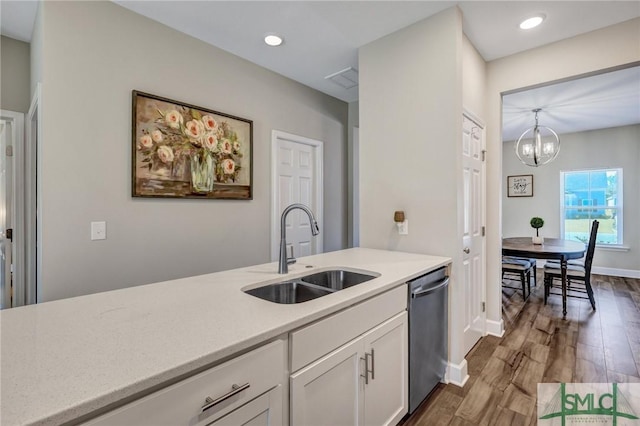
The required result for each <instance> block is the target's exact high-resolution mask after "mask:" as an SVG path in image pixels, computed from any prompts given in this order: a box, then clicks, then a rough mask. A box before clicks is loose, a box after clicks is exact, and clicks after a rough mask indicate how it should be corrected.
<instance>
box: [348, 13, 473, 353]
mask: <svg viewBox="0 0 640 426" xmlns="http://www.w3.org/2000/svg"><path fill="white" fill-rule="evenodd" d="M462 57H463V54H462V16H461V14H460V11H459V9H458V8H457V7H453V8H450V9H447V10H445V11H443V12H440V13H439V14H437V15H434V16H432V17H430V18H428V19H425V20H423V21H420V22H417V23H416V24H413V25H411V26H409V27H407V28H404V29H402V30H399V31H397V32H395V33H393V34H390V35H388V36H386V37H383V38H381V39H379V40H376V41H374V42H372V43H370V44H368V45H366V46H364V47H362V48H361V49H360V64H359V65H360V66H359V72H360V242H361V246H363V247H371V248H380V249H388V250H401V251H408V252H415V253H426V254H433V255H442V256H448V257H451V258H452V259H453V265H454V268H453V273H452V276H451V279H452V285H451V287H450V290H449V292H450V296H449V297H450V300H451V301H452V303H451V310H450V314H449V318H450V354H449V355H450V361H451V362H452V363H454V364H459V363H461V362H462V360H463V359H464V355H465V353H463V341H462V338H463V330H462V326H463V321H464V312H463V308H462V306H460V304H456V303H454V302H453V301H456V300H463V295H461V294H460V292H461V288H462V286H461V285H460V284H459V282H457V280H459V278H458V277H459V276H460V273H459V269H460V267H461V265H462V262H461V253H462V238H461V237H460V235H462V234H461V231H462V226H463V222H462V219H463V216H462V214H461V213H462V210H461V206H462V200H463V199H462V179H461V176H462V171H461V170H462V165H461V147H460V145H461V144H460V143H459V141H460V140H461V134H462V133H461V129H462ZM395 210H404V212H405V214H406V218H407V220H408V221H409V235H406V236H400V235H398V231H397V228H396V225H395V223H394V222H393V213H394V211H395Z"/></svg>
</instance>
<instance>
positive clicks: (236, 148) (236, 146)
mask: <svg viewBox="0 0 640 426" xmlns="http://www.w3.org/2000/svg"><path fill="white" fill-rule="evenodd" d="M233 151H234V152H240V142H238V141H233Z"/></svg>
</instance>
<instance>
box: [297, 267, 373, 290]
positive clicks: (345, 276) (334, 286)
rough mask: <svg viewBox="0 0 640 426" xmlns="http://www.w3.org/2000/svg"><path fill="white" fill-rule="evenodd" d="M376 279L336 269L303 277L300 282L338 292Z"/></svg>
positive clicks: (367, 275) (371, 276)
mask: <svg viewBox="0 0 640 426" xmlns="http://www.w3.org/2000/svg"><path fill="white" fill-rule="evenodd" d="M374 278H376V277H375V276H374V275H369V274H363V273H360V272H351V271H345V270H342V269H334V270H331V271H322V272H317V273H315V274H311V275H307V276H305V277H301V278H300V280H301V281H303V282H305V283H311V284H315V285H318V286H320V287H325V288H329V289H331V290H333V291H337V290H342V289H344V288H348V287H353V286H354V285H358V284H362V283H364V282H366V281H369V280H372V279H374Z"/></svg>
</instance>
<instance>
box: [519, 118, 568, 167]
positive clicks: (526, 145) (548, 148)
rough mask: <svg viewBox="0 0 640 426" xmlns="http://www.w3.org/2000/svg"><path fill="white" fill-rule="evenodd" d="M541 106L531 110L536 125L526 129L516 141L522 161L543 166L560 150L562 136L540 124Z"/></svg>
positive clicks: (528, 164)
mask: <svg viewBox="0 0 640 426" xmlns="http://www.w3.org/2000/svg"><path fill="white" fill-rule="evenodd" d="M540 111H542V109H541V108H536V109H534V110H531V112H533V113H534V114H535V119H536V125H535V126H533V127H531V128H529V129H527V130H525V131H524V133H522V135H520V137H519V138H518V140H517V142H516V146H515V148H516V155H517V156H518V159H519V160H520V161H522V163H524V164H526V165H527V166H531V167H538V166H542V165H543V164H547V163H548V162H550V161H553V160H554V159H555V158H556V157H557V156H558V153H559V152H560V138H559V137H558V134H557V133H556V132H554V131H553V129H551V128H549V127H545V126H540V125H539V124H538V113H539V112H540Z"/></svg>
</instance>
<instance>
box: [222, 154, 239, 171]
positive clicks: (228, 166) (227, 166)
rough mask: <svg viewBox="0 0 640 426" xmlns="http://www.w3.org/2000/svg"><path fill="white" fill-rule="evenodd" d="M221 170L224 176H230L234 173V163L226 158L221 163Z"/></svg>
mask: <svg viewBox="0 0 640 426" xmlns="http://www.w3.org/2000/svg"><path fill="white" fill-rule="evenodd" d="M222 170H224V174H225V175H232V174H233V173H234V172H235V171H236V163H234V162H233V160H231V159H230V158H227V159H226V160H223V161H222Z"/></svg>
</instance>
